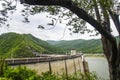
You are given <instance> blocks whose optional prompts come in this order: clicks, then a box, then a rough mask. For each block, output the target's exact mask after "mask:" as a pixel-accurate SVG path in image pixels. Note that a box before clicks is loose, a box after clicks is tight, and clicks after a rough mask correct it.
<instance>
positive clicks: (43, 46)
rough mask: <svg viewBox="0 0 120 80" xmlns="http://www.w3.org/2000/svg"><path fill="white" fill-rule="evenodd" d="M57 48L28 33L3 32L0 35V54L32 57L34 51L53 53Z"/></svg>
mask: <svg viewBox="0 0 120 80" xmlns="http://www.w3.org/2000/svg"><path fill="white" fill-rule="evenodd" d="M57 50H59V49H57V48H55V47H53V46H52V45H50V44H48V43H47V42H46V41H43V40H40V39H37V38H35V37H33V36H32V35H30V34H17V33H5V34H2V35H1V36H0V56H6V57H33V56H35V54H34V53H37V54H41V53H54V51H57Z"/></svg>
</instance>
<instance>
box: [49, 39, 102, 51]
mask: <svg viewBox="0 0 120 80" xmlns="http://www.w3.org/2000/svg"><path fill="white" fill-rule="evenodd" d="M48 43H50V44H52V45H54V46H56V47H58V48H59V47H60V48H63V49H64V50H69V49H76V50H79V51H82V52H86V53H99V52H100V53H101V52H103V50H102V43H101V40H100V39H91V40H82V39H78V40H70V41H65V40H62V41H48Z"/></svg>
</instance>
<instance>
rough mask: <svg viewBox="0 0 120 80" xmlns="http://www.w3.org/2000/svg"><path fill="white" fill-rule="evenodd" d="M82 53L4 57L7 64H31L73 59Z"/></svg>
mask: <svg viewBox="0 0 120 80" xmlns="http://www.w3.org/2000/svg"><path fill="white" fill-rule="evenodd" d="M81 55H82V54H77V55H65V56H57V57H35V58H19V59H17V58H14V59H6V63H7V64H8V65H19V64H31V63H39V62H52V61H61V60H67V59H74V58H78V57H81Z"/></svg>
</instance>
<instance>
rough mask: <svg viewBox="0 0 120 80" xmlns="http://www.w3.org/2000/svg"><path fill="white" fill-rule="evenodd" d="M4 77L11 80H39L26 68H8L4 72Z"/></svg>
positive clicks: (34, 73) (32, 71) (33, 72)
mask: <svg viewBox="0 0 120 80" xmlns="http://www.w3.org/2000/svg"><path fill="white" fill-rule="evenodd" d="M4 76H5V77H6V78H8V79H12V80H39V76H38V75H37V74H36V72H35V71H34V70H30V69H28V68H26V67H21V66H19V67H17V68H8V69H7V70H6V71H5V72H4Z"/></svg>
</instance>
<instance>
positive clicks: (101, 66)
mask: <svg viewBox="0 0 120 80" xmlns="http://www.w3.org/2000/svg"><path fill="white" fill-rule="evenodd" d="M85 59H86V61H87V62H88V66H89V70H90V72H93V71H95V72H96V73H97V75H98V76H100V77H102V78H104V79H105V80H109V71H108V63H107V60H106V59H105V58H102V57H97V58H96V57H86V58H85Z"/></svg>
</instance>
